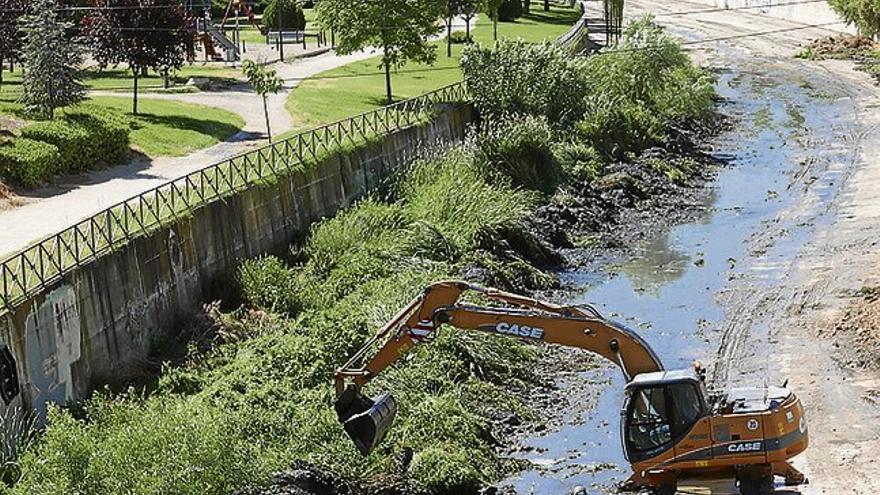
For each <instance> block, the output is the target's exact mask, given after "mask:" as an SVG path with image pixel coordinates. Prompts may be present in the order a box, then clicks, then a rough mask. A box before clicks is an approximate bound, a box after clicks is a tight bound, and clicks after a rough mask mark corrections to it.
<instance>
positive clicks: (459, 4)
mask: <svg viewBox="0 0 880 495" xmlns="http://www.w3.org/2000/svg"><path fill="white" fill-rule="evenodd" d="M467 3H469V0H445V12H443V23H444V24H446V56H447V57H451V56H452V23H453V22H455V18H456V17H458V16H460V15H462V14H463V13H464V11H465V4H467Z"/></svg>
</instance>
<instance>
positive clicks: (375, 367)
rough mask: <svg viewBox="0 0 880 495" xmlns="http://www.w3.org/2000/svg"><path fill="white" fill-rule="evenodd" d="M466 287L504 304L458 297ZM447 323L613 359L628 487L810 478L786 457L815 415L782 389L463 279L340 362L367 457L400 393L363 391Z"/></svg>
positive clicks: (341, 410)
mask: <svg viewBox="0 0 880 495" xmlns="http://www.w3.org/2000/svg"><path fill="white" fill-rule="evenodd" d="M468 291H470V292H475V293H479V294H482V295H483V296H485V297H486V298H488V299H491V300H494V301H498V302H501V303H504V305H503V306H498V307H494V306H493V307H488V306H487V307H484V306H475V305H470V304H465V303H462V302H460V301H459V299H460V297H461V295H462V294H463V293H465V292H468ZM444 324H445V325H451V326H453V327H457V328H460V329H464V330H476V331H480V332H486V333H493V334H499V335H504V336H509V337H514V338H519V339H524V340H527V341H533V342H547V343H552V344H559V345H563V346H567V347H576V348H580V349H584V350H587V351H590V352H593V353H595V354H598V355H600V356H602V357H604V358H605V359H607V360H609V361H611V362H612V363H614V364H615V365H617V366H618V367H619V368H620V369H621V370H622V371H623V374H624V376H625V378H626V380H627V385H626V389H625V396H626V398H625V403H624V405H623V409H622V412H621V422H622V424H621V433H622V436H623V446H624V454H625V456H626V458H627V460H628V461H629V462H630V463H631V465H632V471H633V474H632V475H631V476H630V478H629V479H628V480H627V481H626V482H625V483H624V484H623V486H622V488H624V489H628V490H645V489H646V490H649V491H651V492H654V493H658V494H666V493H674V492H675V490H676V487H677V485H678V484H679V483H680V482H681V481H682V480H685V479H687V480H692V479H695V478H696V479H707V480H712V479H734V480H735V484H736V486H737V487H738V489H739V491H740V493H742V494H743V495H759V494H764V493H770V492H772V486H773V481H774V476H780V477H782V478H784V481H785V483H786V484H787V485H797V484H801V483H805V482H806V479H805V477H804V475H803V474H802V473H800V472H799V471H798V470H797V469H795V468H794V467H793V466H792V465H791V464H790V463H789V460H790V459H791V458H792V457H794V456H796V455H798V454H799V453H801V452H803V451H804V450H805V449H806V448H807V444H808V433H807V423H806V419H805V417H804V410H803V406H802V405H801V402H800V399H798V398H797V396H795V394H793V393H792V392H790V391H788V390H787V389H786V388H784V387H764V388H736V389H730V390H727V391H710V390H709V389H707V387H706V383H705V370H704V369H703V368H702V367H701V366H699V365H698V364H695V366H694V368H693V369H690V368H689V369H683V370H674V371H667V370H664V368H663V365H662V363H661V362H660V359H659V358H658V357H657V355H656V354H655V353H654V351H653V350H651V347H650V346H649V345H648V344H647V342H645V341H644V340H643V339H642V338H641V337H639V335H638V334H636V333H635V332H634V331H632V330H629V329H627V328H626V327H624V326H623V325H620V324H618V323H615V322H612V321H610V320H607V319H605V318H604V317H602V315H601V314H599V312H598V311H597V310H596V309H595V308H593V307H592V306H588V305H582V306H559V305H556V304H552V303H548V302H543V301H539V300H536V299H531V298H528V297H524V296H520V295H517V294H512V293H509V292H503V291H499V290H496V289H484V288H481V287H477V286H474V285H471V284H468V283H466V282H456V281H447V282H440V283H436V284H434V285H431V286H430V287H428V288H427V289H425V290H424V292H422V294H420V295H419V296H418V297H416V298H415V299H413V300H412V302H410V303H409V304H408V305H407V306H406V307H405V308H403V309H402V310H401V311H400V312H399V313H398V314H397V315H396V316H395V317H394V318H392V319H391V321H389V322H388V323H387V324H386V325H385V326H384V327H382V328H381V329H380V330H379V332H377V333H376V335H375V336H373V337H372V338H371V339H370V340H368V341H367V343H366V344H365V345H364V346H363V347H362V348H361V349H360V350H359V351H358V352H357V353H355V354H354V355H353V356H352V357H351V358H350V359H349V361H348V362H347V363H345V365H343V366H342V367H341V368H339V369H338V370H337V372H336V394H337V400H336V403H335V409H336V413H337V415H338V417H339V420H340V422H341V423H342V425H343V428H344V430H345V432H346V433H347V434H348V435H349V437H351V439H352V440H353V441H354V444H355V446H356V447H357V449H358V450H359V451H360V452H361V454H363V455H367V454H368V453H369V452H370V451H371V450H372V449H373V448H374V447H375V446H376V444H378V443H379V442H380V441H381V440H382V438H383V437H384V435H385V433H386V432H387V431H388V428H389V427H390V426H391V423H392V422H393V420H394V416H395V414H396V412H397V404H396V402H395V400H394V397H393V395H391V394H383V395H381V396H380V397H378V398H376V399H370V398H368V397H366V396H364V395H363V394H362V393H361V388H362V387H363V386H364V385H366V384H367V383H368V382H369V381H370V380H372V379H373V378H375V377H376V376H377V375H378V374H380V373H382V371H383V370H384V369H386V368H387V367H388V366H390V365H391V364H392V363H394V362H395V361H396V360H397V359H399V358H400V357H401V356H402V355H404V354H405V353H406V352H407V351H408V350H409V349H410V348H412V347H413V346H416V345H423V344H427V343H429V342H430V341H431V340H432V339H433V337H434V336H435V335H436V332H437V329H438V328H439V327H440V326H441V325H444Z"/></svg>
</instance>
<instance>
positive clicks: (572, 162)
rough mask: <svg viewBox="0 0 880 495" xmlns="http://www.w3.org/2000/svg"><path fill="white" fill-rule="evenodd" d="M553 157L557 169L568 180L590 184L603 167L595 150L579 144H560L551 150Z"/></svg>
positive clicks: (602, 162)
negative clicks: (557, 165)
mask: <svg viewBox="0 0 880 495" xmlns="http://www.w3.org/2000/svg"><path fill="white" fill-rule="evenodd" d="M553 156H555V157H556V161H557V162H558V163H559V167H560V168H561V169H562V170H563V172H565V175H567V176H568V177H569V178H570V179H573V180H575V181H586V182H590V181H592V180H594V179H595V178H596V177H597V176H598V175H599V174H600V173H601V171H602V168H603V167H604V166H605V162H604V160H602V157H601V156H600V155H599V152H597V151H596V149H595V148H593V147H592V146H589V145H587V144H584V143H581V142H570V141H566V142H562V143H558V144H556V146H554V148H553Z"/></svg>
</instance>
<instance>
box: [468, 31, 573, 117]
mask: <svg viewBox="0 0 880 495" xmlns="http://www.w3.org/2000/svg"><path fill="white" fill-rule="evenodd" d="M461 67H462V71H463V72H464V80H465V84H466V85H467V88H468V93H469V94H470V95H471V98H472V100H473V101H474V103H475V105H476V106H477V108H478V109H479V111H480V113H482V114H483V115H484V116H486V117H487V120H490V119H495V118H499V117H500V116H502V115H505V114H523V115H536V116H543V117H546V118H547V121H548V122H550V124H551V125H552V126H554V127H555V128H559V129H565V128H567V127H569V126H570V125H572V124H573V123H574V122H576V121H577V120H578V119H579V118H580V117H581V115H583V112H584V102H583V99H584V95H585V94H586V93H587V92H588V88H587V86H586V78H585V72H586V70H585V68H584V62H583V61H582V60H581V59H580V58H572V57H571V56H569V55H568V54H567V53H566V52H565V51H564V50H562V49H561V48H560V47H558V46H557V45H555V44H552V43H544V44H531V43H526V42H524V41H522V40H515V41H513V40H499V41H498V42H497V43H496V44H495V48H494V49H490V48H486V47H483V46H481V45H479V44H474V45H470V46H468V47H466V48H465V49H464V51H463V53H462V58H461Z"/></svg>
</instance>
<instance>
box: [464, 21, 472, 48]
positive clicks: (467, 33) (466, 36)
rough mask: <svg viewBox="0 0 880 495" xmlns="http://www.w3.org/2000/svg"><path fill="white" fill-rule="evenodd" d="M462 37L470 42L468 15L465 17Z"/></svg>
mask: <svg viewBox="0 0 880 495" xmlns="http://www.w3.org/2000/svg"><path fill="white" fill-rule="evenodd" d="M464 38H465V39H466V40H467V42H468V43H470V42H471V18H470V17H468V18H467V19H465V26H464Z"/></svg>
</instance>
